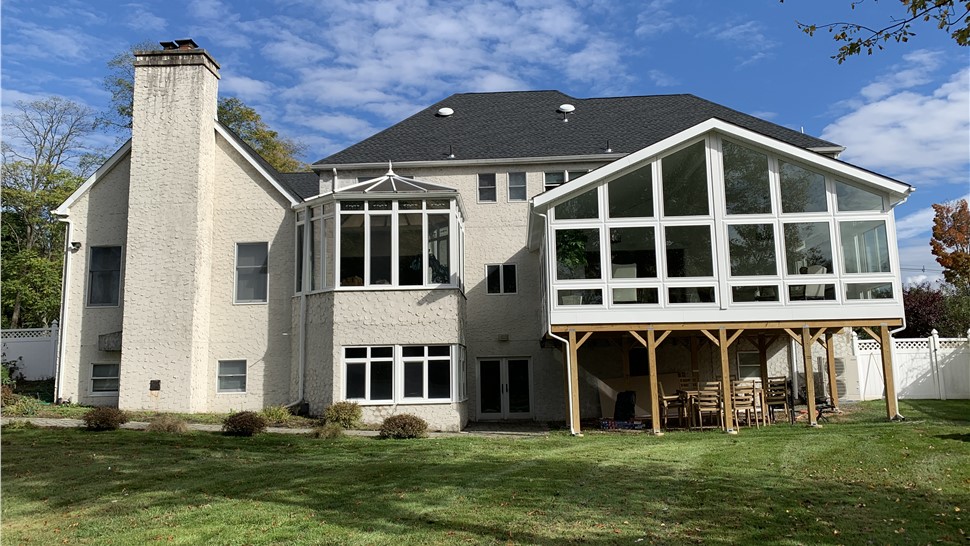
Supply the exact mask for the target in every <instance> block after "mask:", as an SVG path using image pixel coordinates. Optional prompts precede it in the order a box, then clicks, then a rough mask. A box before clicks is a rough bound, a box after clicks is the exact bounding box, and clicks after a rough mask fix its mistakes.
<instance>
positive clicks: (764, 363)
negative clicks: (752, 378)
mask: <svg viewBox="0 0 970 546" xmlns="http://www.w3.org/2000/svg"><path fill="white" fill-rule="evenodd" d="M770 345H771V343H767V342H766V340H765V335H764V334H758V344H757V347H758V368H759V371H760V372H761V388H763V389H767V388H768V347H769V346H770ZM765 410H766V411H767V408H765Z"/></svg>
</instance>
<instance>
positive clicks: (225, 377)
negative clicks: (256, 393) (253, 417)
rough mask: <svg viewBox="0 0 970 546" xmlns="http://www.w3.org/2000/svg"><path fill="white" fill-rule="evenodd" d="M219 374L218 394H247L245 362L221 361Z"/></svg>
mask: <svg viewBox="0 0 970 546" xmlns="http://www.w3.org/2000/svg"><path fill="white" fill-rule="evenodd" d="M217 373H218V378H217V379H218V382H217V383H218V384H217V387H216V390H217V392H220V393H236V394H238V393H244V392H246V361H245V360H220V361H219V370H218V372H217Z"/></svg>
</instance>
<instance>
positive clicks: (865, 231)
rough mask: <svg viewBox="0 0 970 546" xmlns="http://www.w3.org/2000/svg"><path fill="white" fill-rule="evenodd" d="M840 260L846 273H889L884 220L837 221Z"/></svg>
mask: <svg viewBox="0 0 970 546" xmlns="http://www.w3.org/2000/svg"><path fill="white" fill-rule="evenodd" d="M839 231H840V232H841V234H842V262H843V264H844V266H845V272H846V273H889V271H890V268H889V239H888V238H887V236H886V222H884V221H882V220H868V221H862V222H839Z"/></svg>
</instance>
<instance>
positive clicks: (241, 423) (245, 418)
mask: <svg viewBox="0 0 970 546" xmlns="http://www.w3.org/2000/svg"><path fill="white" fill-rule="evenodd" d="M265 431H266V418H265V417H263V416H262V415H260V414H258V413H256V412H252V411H241V412H239V413H233V414H232V415H230V416H229V417H226V420H225V421H223V422H222V433H223V434H225V435H227V436H253V435H256V434H259V433H260V432H265Z"/></svg>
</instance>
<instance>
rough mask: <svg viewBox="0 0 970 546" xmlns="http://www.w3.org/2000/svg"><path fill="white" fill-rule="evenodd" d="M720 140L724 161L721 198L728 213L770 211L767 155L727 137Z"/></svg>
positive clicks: (760, 212) (763, 212) (761, 212)
mask: <svg viewBox="0 0 970 546" xmlns="http://www.w3.org/2000/svg"><path fill="white" fill-rule="evenodd" d="M721 142H722V144H721V151H722V152H723V161H724V200H725V204H726V207H727V213H728V214H766V213H770V212H771V191H770V189H769V182H768V156H767V155H765V154H763V153H761V152H756V151H754V150H751V149H749V148H746V147H744V146H741V145H740V144H735V143H733V142H731V141H729V140H722V141H721Z"/></svg>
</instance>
